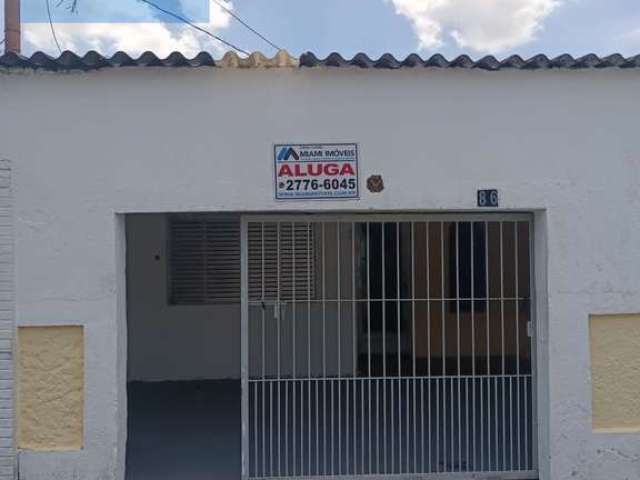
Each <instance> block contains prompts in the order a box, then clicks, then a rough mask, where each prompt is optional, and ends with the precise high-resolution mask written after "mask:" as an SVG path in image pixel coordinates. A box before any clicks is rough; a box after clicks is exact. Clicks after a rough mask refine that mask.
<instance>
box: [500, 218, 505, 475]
mask: <svg viewBox="0 0 640 480" xmlns="http://www.w3.org/2000/svg"><path fill="white" fill-rule="evenodd" d="M503 230H504V223H503V222H502V221H501V222H500V334H501V337H500V338H501V342H502V347H501V348H502V379H501V383H502V449H501V450H502V468H503V470H504V469H506V462H507V460H506V453H507V452H506V450H507V445H506V438H507V437H506V431H507V428H506V418H505V411H506V399H505V392H504V390H505V375H506V363H505V349H506V344H505V338H504V245H503Z"/></svg>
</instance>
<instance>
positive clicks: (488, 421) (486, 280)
mask: <svg viewBox="0 0 640 480" xmlns="http://www.w3.org/2000/svg"><path fill="white" fill-rule="evenodd" d="M484 235H485V241H484V249H485V267H486V268H485V275H486V277H485V288H486V295H485V299H486V300H485V301H486V303H485V309H486V315H487V468H488V469H489V470H491V401H490V399H491V391H490V388H491V384H490V379H491V341H490V331H491V329H490V310H491V308H490V303H489V293H490V291H489V222H484ZM483 461H484V456H483ZM483 470H484V468H483Z"/></svg>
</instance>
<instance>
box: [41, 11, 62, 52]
mask: <svg viewBox="0 0 640 480" xmlns="http://www.w3.org/2000/svg"><path fill="white" fill-rule="evenodd" d="M44 1H45V3H46V4H47V15H48V16H49V27H50V28H51V35H53V41H54V42H56V47H58V51H59V52H60V55H62V48H60V43H59V42H58V37H57V36H56V29H55V28H54V27H53V20H52V19H51V6H50V5H49V0H44Z"/></svg>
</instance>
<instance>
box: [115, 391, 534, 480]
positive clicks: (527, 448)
mask: <svg viewBox="0 0 640 480" xmlns="http://www.w3.org/2000/svg"><path fill="white" fill-rule="evenodd" d="M401 382H402V383H398V382H397V381H395V382H391V383H389V382H387V383H388V387H387V389H386V396H385V397H384V398H386V400H385V402H387V403H386V404H385V405H386V412H387V414H386V415H384V414H383V412H382V411H380V410H379V409H380V408H383V406H382V405H380V402H381V398H380V397H381V396H382V391H378V392H377V393H376V387H375V383H374V387H373V388H374V390H373V391H372V394H373V397H372V398H369V397H368V395H367V391H368V389H364V390H359V391H358V392H357V394H356V395H357V398H356V401H355V403H354V406H355V410H353V409H352V405H351V400H349V401H347V397H346V395H347V394H348V392H349V390H348V387H347V383H348V381H347V380H342V381H333V382H329V383H328V384H327V383H326V382H321V383H320V384H319V391H318V392H316V391H315V388H316V385H315V383H317V382H312V383H313V389H312V390H313V391H312V392H311V393H312V396H310V397H309V396H307V395H306V393H307V387H306V386H304V385H302V384H300V385H298V384H297V383H299V382H297V383H292V382H287V383H286V384H284V385H289V388H285V387H284V385H283V388H282V389H280V393H279V396H280V401H278V400H277V398H278V389H277V384H275V385H271V383H270V382H267V384H265V389H266V390H265V391H264V392H263V391H262V389H259V390H256V389H255V388H256V386H255V385H254V386H252V387H251V392H252V393H251V396H250V414H251V418H250V420H249V421H250V427H254V426H255V427H258V430H257V431H255V432H253V429H252V431H251V432H250V448H251V455H252V458H253V461H252V464H251V467H250V470H251V474H252V476H255V477H261V476H267V477H269V476H274V474H275V476H278V472H279V471H281V472H288V473H287V474H285V476H288V475H289V474H293V473H294V472H295V474H296V475H313V474H314V473H316V474H318V472H331V471H334V473H335V472H338V471H340V472H342V473H347V474H354V473H363V472H362V471H361V469H362V468H365V467H363V465H367V464H369V462H370V461H372V462H373V463H374V464H375V465H378V466H377V467H374V468H373V470H372V471H374V472H375V471H376V469H377V468H382V463H381V462H383V461H384V462H388V465H389V466H388V468H387V467H385V470H386V471H387V472H389V473H391V472H393V473H397V474H403V473H408V472H410V471H411V465H413V464H412V461H415V462H417V464H415V465H414V466H413V468H414V469H415V468H417V469H418V471H420V470H422V471H432V472H443V471H445V472H446V471H448V472H451V471H454V472H455V471H458V472H465V471H466V472H471V471H473V470H474V469H476V470H484V471H495V472H496V474H497V475H496V477H500V474H499V473H498V472H499V471H510V470H524V471H526V470H527V467H526V464H527V462H529V463H528V465H529V468H531V463H530V462H531V461H532V458H533V457H532V453H533V452H532V446H533V445H532V442H531V440H530V437H529V439H528V440H527V439H525V432H526V431H528V432H529V435H530V434H531V428H532V424H531V423H530V422H526V425H525V423H524V416H521V417H519V418H520V420H518V417H517V416H516V412H518V411H520V412H524V408H525V406H524V398H523V397H524V391H523V390H521V391H522V393H523V395H522V396H521V397H520V398H521V402H522V403H520V408H518V403H517V402H515V399H516V398H517V389H513V388H506V389H503V388H501V387H500V382H499V381H497V380H496V381H493V380H489V379H486V380H478V381H476V382H474V383H476V388H475V392H476V394H477V396H478V397H477V400H478V402H480V401H481V400H480V398H482V397H483V398H484V405H485V409H484V410H478V411H477V412H476V413H477V414H476V415H475V417H473V418H476V419H477V424H476V427H477V428H476V429H475V430H476V432H475V433H476V434H478V435H480V432H482V431H483V429H484V436H482V438H480V436H478V438H476V440H475V442H474V441H473V439H472V438H471V437H472V432H473V427H472V426H471V425H470V424H468V423H467V422H468V421H469V420H470V419H471V418H472V417H471V415H473V413H472V409H471V406H470V404H469V401H470V400H471V399H472V395H473V394H474V391H473V390H474V389H473V388H471V385H472V384H473V383H467V382H466V381H465V380H464V379H463V382H462V383H461V386H462V387H461V390H460V392H459V393H458V392H457V391H458V384H457V383H455V380H454V379H449V380H438V379H434V380H433V381H432V382H431V384H432V388H431V392H432V397H431V401H430V402H429V399H428V383H427V384H426V385H424V384H423V387H424V391H423V390H422V389H420V388H419V389H418V390H417V391H416V397H414V396H413V390H412V385H413V383H412V382H413V381H412V380H410V379H408V380H402V381H401ZM303 383H304V382H303ZM481 384H485V385H491V393H488V392H487V390H486V388H485V389H484V390H483V389H481V388H479V387H480V385H481ZM293 385H297V388H294V387H293ZM305 385H306V384H305ZM338 385H341V390H340V391H341V392H342V397H340V398H342V401H338V397H337V395H338ZM365 385H366V383H365ZM418 385H420V384H418ZM506 385H508V383H505V386H506ZM467 386H468V388H467ZM323 387H325V388H323ZM332 387H333V388H332ZM398 387H401V388H402V395H403V400H402V402H401V405H400V406H398V398H400V397H399V396H398V395H400V392H399V391H398ZM440 388H444V390H442V391H440V390H439V389H440ZM323 389H324V390H325V391H324V392H323ZM405 389H408V390H406V392H405ZM331 390H333V391H334V393H335V395H336V396H331ZM438 391H440V393H438ZM483 392H484V393H483ZM263 393H264V394H265V397H264V398H265V400H266V403H265V404H264V405H262V404H261V405H258V404H255V405H254V402H255V401H258V400H259V399H260V398H262V395H263ZM405 393H406V395H405ZM316 395H319V396H316ZM351 395H353V392H351ZM423 395H427V396H426V397H423ZM128 397H129V425H128V427H129V438H128V442H127V473H126V479H127V480H163V479H181V480H182V479H184V480H204V479H212V478H215V479H239V478H240V462H241V458H240V454H241V433H240V424H241V410H240V408H241V388H240V381H239V380H203V381H173V382H154V383H148V382H131V383H129V394H128ZM294 398H296V399H297V401H296V403H297V404H298V405H299V407H298V408H299V410H297V414H296V415H295V416H293V415H292V409H293V399H294ZM352 398H353V397H352ZM420 398H424V401H425V402H427V404H428V403H431V405H440V407H439V409H438V410H435V411H432V412H431V413H429V414H428V415H427V417H426V418H425V417H422V416H420V415H418V416H415V415H416V414H415V412H413V411H414V408H415V410H416V411H417V412H420V411H421V410H423V409H422V408H421V406H420V402H419V401H418V400H419V399H420ZM458 398H459V399H460V401H458V400H457V399H458ZM269 399H272V400H273V401H274V402H277V404H278V403H279V405H280V409H278V408H277V407H276V408H275V409H274V404H272V403H271V402H269ZM287 399H288V400H289V401H290V402H291V403H287ZM412 399H414V400H415V401H418V403H413V400H412ZM283 400H284V401H283ZM505 400H507V402H506V403H505ZM370 402H371V405H372V406H373V408H374V409H375V411H374V412H372V414H373V415H372V417H371V418H372V420H373V424H372V430H371V431H369V430H368V429H367V430H362V429H361V428H360V421H362V420H363V419H365V418H368V417H369V414H368V407H367V406H368V405H369V404H370ZM277 404H276V405H277ZM394 404H395V407H393V406H392V405H394ZM283 405H284V406H286V405H289V408H288V409H284V410H283ZM331 405H333V406H334V409H333V411H331V412H330V410H331ZM376 405H377V406H376ZM477 406H478V405H477V404H476V407H477ZM263 408H265V410H264V411H265V415H266V416H265V417H264V418H262V416H261V415H260V416H259V417H260V418H258V417H256V416H255V415H253V412H260V411H261V410H262V409H263ZM427 408H428V407H427ZM326 409H329V410H326ZM278 410H280V411H278ZM307 411H308V412H311V414H312V416H314V415H318V411H319V412H320V416H319V417H317V418H316V417H314V418H313V419H312V418H311V417H309V418H307V417H305V414H306V412H307ZM322 411H326V412H327V414H326V415H324V416H323V415H322ZM423 411H424V410H423ZM337 412H341V413H342V416H340V414H339V413H337ZM353 412H356V416H357V421H356V423H355V424H353V427H355V430H354V429H353V428H352V423H351V421H347V417H349V418H353V417H352V415H353ZM411 412H413V413H411ZM294 419H295V420H294ZM382 419H386V420H387V427H388V430H387V432H388V433H387V434H385V435H388V436H387V439H386V441H385V440H384V438H382V437H381V435H382V432H383V429H384V422H383V423H381V422H382ZM510 419H511V421H510ZM311 420H313V422H312V421H311ZM505 420H506V422H507V423H506V424H505V423H503V422H504V421H505ZM315 422H319V423H318V426H319V429H318V431H317V434H318V439H317V443H316V440H314V439H313V438H312V437H308V435H309V433H308V432H305V429H307V430H308V426H309V425H311V424H312V423H315ZM459 422H461V423H459ZM278 423H280V428H279V427H278ZM332 423H333V425H334V426H336V427H337V425H338V424H341V425H342V428H340V429H337V428H336V430H335V434H334V430H333V428H331V427H330V425H331V424H332ZM347 423H348V424H349V425H347ZM366 423H368V420H367V421H366ZM509 424H510V426H509ZM268 425H271V427H272V428H271V431H272V433H271V440H269V433H267V434H266V435H267V436H266V438H265V437H263V432H262V430H261V428H259V427H261V426H265V427H266V426H268ZM412 425H415V426H416V432H413V428H412ZM456 425H458V426H457V428H456ZM429 426H430V427H431V428H430V430H431V434H428V439H426V440H425V439H423V440H420V439H419V438H418V443H415V442H416V440H415V439H414V440H412V438H413V435H414V434H415V433H417V434H418V436H419V437H420V431H421V429H422V428H424V427H426V428H427V429H429ZM406 428H409V430H406ZM398 429H401V430H403V431H404V433H400V432H399V431H398ZM457 429H459V430H460V432H461V433H462V434H461V435H460V437H459V438H458V436H456V435H455V433H454V432H456V430H457ZM338 430H341V431H343V432H349V431H350V432H351V435H350V436H349V434H347V436H344V437H341V440H338V436H339V435H338V433H337V432H338ZM296 431H297V432H298V434H297V435H295V434H292V432H296ZM354 431H357V433H356V437H357V438H356V437H354V435H353V434H354ZM394 431H395V433H396V434H395V436H393V432H394ZM518 431H519V433H520V435H522V436H521V437H520V439H519V440H518V437H517V436H515V437H514V436H513V435H514V434H515V433H516V432H518ZM286 432H287V433H286ZM303 432H304V434H303ZM281 435H282V436H281ZM334 435H335V436H334ZM370 435H371V438H372V440H373V442H374V445H375V444H376V443H377V444H379V448H380V447H382V445H383V444H386V448H384V449H382V448H380V449H378V448H375V447H374V450H373V453H372V455H373V456H372V457H371V458H369V456H368V455H367V454H366V449H362V448H361V447H362V446H363V445H365V443H362V442H361V440H365V439H368V438H369V436H370ZM392 437H393V438H392ZM263 438H264V440H262V439H263ZM277 438H280V440H279V441H278V440H277ZM294 438H295V440H294ZM332 438H333V439H334V442H332V441H331V439H332ZM308 439H311V440H313V443H312V444H308V441H307V440H308ZM394 440H395V444H394ZM263 441H264V442H266V443H264V444H263ZM340 441H342V442H343V443H342V445H341V448H337V449H336V444H337V445H340ZM365 441H366V440H365ZM327 442H328V443H327ZM398 442H400V444H398ZM425 442H428V444H429V445H430V446H431V447H430V448H431V454H427V456H426V457H425V456H424V455H425V454H424V452H423V451H422V450H421V449H420V448H418V447H425V445H424V443H425ZM469 442H472V444H475V447H476V454H474V453H473V450H470V447H471V444H470V443H469ZM325 443H326V444H325ZM483 443H484V445H485V447H484V448H482V445H483ZM516 444H517V446H518V448H517V450H516ZM332 445H333V446H332ZM350 446H353V448H355V449H356V450H353V449H350ZM479 446H480V448H478V447H479ZM325 448H329V450H327V451H326V453H325ZM471 448H472V447H471ZM329 451H330V452H331V453H330V454H329V453H328V452H329ZM383 451H384V452H386V453H382V452H383ZM305 452H306V453H305ZM311 452H313V453H314V455H312V457H309V453H311ZM482 452H484V453H482ZM265 454H266V456H265ZM315 455H319V456H318V457H317V458H316V457H315ZM354 455H355V456H354ZM414 455H415V458H414ZM405 457H406V458H405ZM521 457H522V458H521ZM294 458H295V459H298V460H295V461H294ZM394 458H395V461H394ZM401 458H402V461H400V459H401ZM474 459H475V460H474ZM274 462H277V463H274ZM280 462H282V463H280ZM318 462H319V463H318ZM354 462H355V465H356V471H355V472H354V471H353V470H351V469H352V468H353V467H352V465H354ZM294 463H295V465H294ZM298 463H299V464H298ZM278 465H280V466H279V467H278ZM349 465H351V467H350V466H349ZM334 467H335V470H334ZM369 468H370V467H369ZM280 469H282V470H280ZM365 473H366V468H365ZM512 473H515V472H512ZM523 473H524V472H523ZM514 478H515V477H514Z"/></svg>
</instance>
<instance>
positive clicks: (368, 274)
mask: <svg viewBox="0 0 640 480" xmlns="http://www.w3.org/2000/svg"><path fill="white" fill-rule="evenodd" d="M370 244H371V223H370V222H367V376H368V377H369V378H368V380H367V384H368V388H369V396H368V400H369V401H368V403H369V409H368V410H367V412H368V414H369V415H368V429H367V432H368V452H369V455H368V458H369V469H368V473H369V474H371V473H373V472H372V468H371V467H372V457H373V453H372V452H373V450H372V449H371V257H370V255H371V252H370V247H369V246H370ZM376 386H377V382H376ZM360 391H361V395H362V411H363V412H364V383H363V384H362V388H361V389H360ZM378 402H379V398H378V397H376V410H377V408H378V406H377V405H378ZM363 415H364V413H363ZM377 428H378V416H377V415H376V429H377ZM378 440H379V436H378V435H377V434H376V447H377V443H378ZM361 450H363V451H364V417H363V422H362V447H361ZM378 452H379V450H378V448H376V464H377V465H376V470H377V471H379V459H380V454H379V453H378ZM363 458H364V457H363ZM362 463H363V464H362V472H363V473H364V460H363V462H362Z"/></svg>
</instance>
